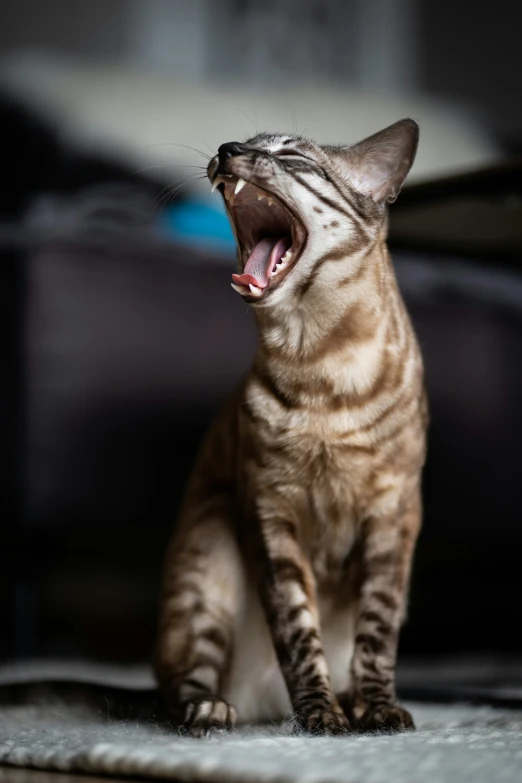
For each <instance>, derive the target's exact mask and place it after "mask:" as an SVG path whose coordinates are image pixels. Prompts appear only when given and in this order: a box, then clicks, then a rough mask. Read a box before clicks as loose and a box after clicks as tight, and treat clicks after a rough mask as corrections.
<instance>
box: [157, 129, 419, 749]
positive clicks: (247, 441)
mask: <svg viewBox="0 0 522 783" xmlns="http://www.w3.org/2000/svg"><path fill="white" fill-rule="evenodd" d="M417 136H418V128H417V125H416V124H415V123H414V122H413V121H411V120H403V121H400V122H399V123H396V124H395V125H393V126H390V128H387V129H385V130H384V131H381V132H380V133H378V134H375V135H374V136H372V137H370V138H369V139H366V140H365V141H363V142H360V143H359V144H356V145H354V146H351V147H321V146H318V145H316V144H314V143H312V142H310V141H308V140H305V139H302V138H300V137H289V136H281V135H271V136H269V135H258V136H256V137H255V138H253V139H251V140H249V141H248V142H246V143H245V144H236V145H232V146H230V145H229V146H228V147H227V148H226V149H225V151H224V152H223V154H222V150H221V148H220V154H219V156H216V158H215V159H213V160H212V161H211V164H210V166H209V177H210V179H211V180H216V178H217V177H218V176H219V177H220V178H221V179H222V180H223V183H224V184H221V185H220V189H221V192H222V193H223V195H225V196H226V195H227V190H226V188H227V182H228V183H232V184H235V183H236V182H237V181H238V178H242V179H244V180H245V181H246V183H247V186H246V187H244V190H243V191H242V192H241V194H239V195H238V196H236V197H235V201H234V197H233V196H231V197H230V198H229V200H228V204H227V208H228V210H229V213H230V217H231V221H232V224H233V226H234V228H235V231H236V236H237V238H238V246H239V253H238V257H239V261H238V264H239V271H240V272H241V271H242V269H243V267H244V263H245V259H246V257H247V254H248V248H247V247H245V245H246V244H247V242H248V240H247V234H248V229H249V225H247V224H248V221H250V223H251V224H252V225H253V224H256V225H259V224H260V221H262V219H263V217H262V215H261V212H255V210H256V209H258V208H257V207H255V206H254V199H253V197H252V193H253V191H251V192H250V195H249V188H250V189H252V188H257V189H258V190H259V192H261V193H263V192H264V193H265V194H266V193H269V194H271V195H272V197H273V199H274V200H275V201H276V202H277V204H276V207H277V205H279V207H278V208H279V209H280V213H281V215H282V214H283V212H285V213H286V219H287V220H288V221H289V225H290V226H291V233H292V240H293V250H294V260H293V263H292V264H291V265H290V268H289V269H287V270H285V271H284V274H283V275H282V276H281V277H279V278H278V277H277V276H276V277H275V278H274V279H271V280H270V282H269V285H268V287H267V289H266V290H264V291H263V292H262V296H260V297H257V298H256V297H249V296H247V297H245V298H246V300H247V301H249V302H251V303H252V307H253V310H254V313H255V318H256V322H257V326H258V332H259V346H258V349H257V353H256V356H255V358H254V362H253V366H252V370H251V372H250V374H249V375H248V377H247V378H246V380H245V382H244V384H243V385H242V387H241V389H240V390H239V391H238V393H237V395H236V396H235V398H234V399H233V400H232V401H231V402H230V404H229V405H228V406H227V407H226V409H225V410H224V411H223V412H222V413H221V415H220V416H219V417H218V418H217V419H216V421H215V422H214V425H213V426H212V428H211V430H210V432H209V434H208V436H207V438H206V440H205V442H204V444H203V448H202V450H201V453H200V456H199V458H198V461H197V464H196V466H195V469H194V472H193V475H192V478H191V480H190V483H189V486H188V489H187V493H186V498H185V502H184V505H183V509H182V512H181V516H180V519H179V523H178V525H177V527H176V531H175V533H174V536H173V539H172V542H171V545H170V548H169V552H168V555H167V559H166V565H165V578H164V585H163V593H162V599H161V612H160V628H159V640H158V652H157V673H158V679H159V682H160V685H161V688H162V691H163V694H164V697H165V699H166V701H167V703H168V704H169V706H170V707H171V709H172V710H173V714H175V715H176V716H178V718H179V721H180V722H181V723H183V724H184V725H185V727H186V728H187V729H188V730H189V731H190V732H191V733H193V734H194V735H196V736H201V735H202V734H205V733H206V732H207V731H209V730H210V729H213V728H227V727H231V726H232V725H233V723H234V720H235V717H236V713H237V716H238V719H239V720H242V721H251V720H262V719H274V720H275V719H279V718H282V717H284V716H285V715H289V714H293V715H294V716H295V718H296V720H297V723H298V724H299V725H300V726H301V727H302V728H304V729H306V730H308V731H311V732H324V733H328V734H336V733H342V732H346V731H349V730H351V729H355V728H356V729H358V730H360V729H367V730H375V729H380V728H385V729H391V730H394V729H402V728H410V727H412V726H413V722H412V719H411V716H410V715H409V714H408V712H407V711H406V710H405V709H403V708H401V707H400V706H398V705H397V703H396V697H395V685H394V670H395V662H396V652H397V642H398V635H399V629H400V626H401V623H402V621H403V619H404V614H405V605H406V596H407V589H408V581H409V575H410V566H411V561H412V555H413V550H414V546H415V541H416V538H417V534H418V532H419V528H420V524H421V497H420V477H421V470H422V465H423V462H424V455H425V431H426V425H427V407H426V398H425V393H424V384H423V368H422V360H421V356H420V352H419V348H418V345H417V341H416V338H415V335H414V332H413V329H412V326H411V323H410V320H409V318H408V315H407V312H406V310H405V307H404V304H403V301H402V298H401V295H400V293H399V290H398V287H397V283H396V279H395V274H394V270H393V266H392V263H391V260H390V256H389V253H388V250H387V247H386V232H387V209H386V204H387V202H390V201H392V200H394V198H395V197H396V196H397V194H398V192H399V190H400V186H401V184H402V182H403V180H404V178H405V176H406V174H407V173H408V170H409V168H410V166H411V164H412V162H413V159H414V156H415V151H416V145H417ZM230 150H232V151H230ZM227 178H228V179H227ZM230 192H231V191H230ZM281 205H283V206H281ZM265 209H266V208H265ZM259 210H261V207H259ZM276 213H277V210H276ZM276 213H274V214H276ZM277 214H278V213H277ZM267 220H268V218H267ZM282 220H283V217H277V218H276V223H277V221H282ZM261 228H262V226H261ZM229 705H234V706H233V707H232V706H229Z"/></svg>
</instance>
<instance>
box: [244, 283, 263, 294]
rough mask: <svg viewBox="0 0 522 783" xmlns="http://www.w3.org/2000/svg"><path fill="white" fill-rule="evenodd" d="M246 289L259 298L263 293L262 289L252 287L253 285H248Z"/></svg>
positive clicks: (255, 286)
mask: <svg viewBox="0 0 522 783" xmlns="http://www.w3.org/2000/svg"><path fill="white" fill-rule="evenodd" d="M248 287H249V288H250V290H251V292H252V294H253V295H254V296H261V294H262V293H263V289H262V288H258V287H257V285H253V283H249V284H248Z"/></svg>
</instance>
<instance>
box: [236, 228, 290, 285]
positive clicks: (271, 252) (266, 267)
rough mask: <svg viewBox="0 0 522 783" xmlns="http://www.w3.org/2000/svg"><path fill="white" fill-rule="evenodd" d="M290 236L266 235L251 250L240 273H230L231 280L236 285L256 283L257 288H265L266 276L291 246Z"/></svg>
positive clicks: (267, 276) (266, 283) (268, 275)
mask: <svg viewBox="0 0 522 783" xmlns="http://www.w3.org/2000/svg"><path fill="white" fill-rule="evenodd" d="M291 244H292V240H291V239H290V237H282V238H281V239H277V238H274V237H268V238H267V239H262V240H261V242H258V243H257V245H256V246H255V248H254V249H253V250H252V253H251V254H250V257H249V259H248V261H247V262H246V264H245V268H244V270H243V274H242V275H232V280H233V281H234V283H236V285H249V284H250V283H251V284H252V285H257V287H258V288H266V287H267V285H268V278H269V277H270V275H271V274H272V272H273V271H274V267H275V265H276V264H278V263H279V262H280V261H281V259H282V257H283V256H284V254H285V253H286V251H287V250H288V248H289V247H290V246H291Z"/></svg>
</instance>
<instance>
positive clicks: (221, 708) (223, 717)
mask: <svg viewBox="0 0 522 783" xmlns="http://www.w3.org/2000/svg"><path fill="white" fill-rule="evenodd" d="M236 718H237V714H236V710H235V708H234V707H232V706H231V705H230V704H227V702H226V701H224V700H223V699H219V698H217V697H216V698H212V697H206V698H202V699H198V700H196V699H194V700H193V701H189V702H188V703H187V705H186V707H185V721H184V724H183V728H184V729H185V731H187V732H188V733H189V734H190V735H191V736H192V737H196V738H198V739H202V738H204V737H208V736H210V735H211V734H214V733H217V732H221V731H230V730H231V729H233V728H234V726H235V723H236Z"/></svg>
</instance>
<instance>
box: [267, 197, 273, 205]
mask: <svg viewBox="0 0 522 783" xmlns="http://www.w3.org/2000/svg"><path fill="white" fill-rule="evenodd" d="M273 203H274V199H273V198H270V196H268V206H269V207H271V206H272V204H273Z"/></svg>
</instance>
